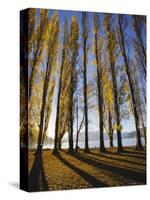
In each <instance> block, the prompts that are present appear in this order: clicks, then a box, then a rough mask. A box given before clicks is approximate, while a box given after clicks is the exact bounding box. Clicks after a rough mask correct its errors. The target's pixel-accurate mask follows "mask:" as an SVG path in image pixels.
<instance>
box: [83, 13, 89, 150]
mask: <svg viewBox="0 0 150 200" xmlns="http://www.w3.org/2000/svg"><path fill="white" fill-rule="evenodd" d="M88 36H89V24H88V14H87V12H82V44H83V66H84V70H83V71H84V73H83V75H84V113H85V152H89V144H88V106H87V53H88V49H89V48H88Z"/></svg>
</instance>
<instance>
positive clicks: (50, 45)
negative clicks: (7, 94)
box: [37, 12, 59, 152]
mask: <svg viewBox="0 0 150 200" xmlns="http://www.w3.org/2000/svg"><path fill="white" fill-rule="evenodd" d="M58 45H59V19H58V14H57V13H56V12H55V13H54V15H53V16H52V18H51V19H50V21H49V24H48V32H47V48H46V72H45V78H44V84H43V95H42V106H41V113H40V126H39V136H38V146H37V151H39V152H40V151H41V149H42V138H43V132H44V126H45V117H46V116H45V112H46V104H47V99H48V98H47V95H48V91H49V84H50V80H51V76H52V73H53V72H54V71H55V70H56V66H57V52H58Z"/></svg>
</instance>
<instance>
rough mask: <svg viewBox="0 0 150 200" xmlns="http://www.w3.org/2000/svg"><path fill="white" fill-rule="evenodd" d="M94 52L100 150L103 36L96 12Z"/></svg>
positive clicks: (102, 125)
mask: <svg viewBox="0 0 150 200" xmlns="http://www.w3.org/2000/svg"><path fill="white" fill-rule="evenodd" d="M93 18H94V53H95V60H96V72H97V80H96V81H97V90H98V95H97V96H98V111H99V131H100V151H105V146H104V122H103V83H102V61H101V58H102V38H101V37H100V19H99V15H98V14H97V13H94V16H93Z"/></svg>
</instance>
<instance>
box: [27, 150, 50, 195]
mask: <svg viewBox="0 0 150 200" xmlns="http://www.w3.org/2000/svg"><path fill="white" fill-rule="evenodd" d="M28 190H29V191H30V192H36V191H40V190H42V191H46V190H48V183H47V180H46V177H45V174H44V168H43V162H42V153H37V154H36V155H35V160H34V163H33V167H32V169H31V172H30V175H29V188H28Z"/></svg>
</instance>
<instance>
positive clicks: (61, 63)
mask: <svg viewBox="0 0 150 200" xmlns="http://www.w3.org/2000/svg"><path fill="white" fill-rule="evenodd" d="M64 12H65V11H64ZM58 13H59V12H52V11H48V10H45V9H40V10H37V9H29V13H28V14H29V17H28V38H27V40H28V49H27V52H28V65H29V69H28V70H29V71H28V76H29V77H28V83H29V84H28V87H29V88H28V94H26V93H25V91H26V89H25V86H24V82H21V89H22V95H23V98H24V101H22V104H21V130H22V138H23V140H25V138H26V134H27V130H26V129H27V128H28V129H29V131H30V134H31V135H32V134H34V132H33V131H32V127H33V126H34V123H36V124H37V125H38V127H39V128H38V140H37V144H38V146H37V151H41V150H42V147H43V142H44V138H45V136H46V134H47V130H48V125H49V121H50V115H51V112H52V107H53V102H55V103H56V122H55V138H54V152H57V151H58V150H59V149H61V142H62V138H63V136H64V135H65V134H66V133H68V141H69V151H70V152H73V151H74V148H75V149H76V151H77V150H78V137H79V133H80V130H81V129H83V128H84V129H85V151H86V152H89V144H88V143H89V140H88V129H89V123H90V120H89V118H90V117H89V112H92V111H93V112H94V110H96V111H97V112H98V116H99V120H98V126H99V141H100V150H101V151H105V145H104V132H107V133H108V135H109V138H110V146H111V147H112V146H113V134H114V132H115V131H116V132H117V141H118V151H119V152H120V151H122V150H123V146H122V137H121V131H122V128H123V127H122V125H121V120H123V119H129V118H130V116H131V115H132V116H133V117H134V123H135V128H136V149H137V150H142V149H143V146H142V141H141V131H140V130H141V127H142V130H143V134H144V138H145V143H146V124H145V120H144V119H145V117H146V87H145V85H146V41H145V40H146V18H145V16H135V15H133V16H127V15H117V14H99V13H88V12H82V13H80V18H79V19H81V20H78V18H77V16H76V15H75V16H72V19H71V21H70V20H68V19H67V17H66V18H65V20H64V21H63V23H62V21H61V22H60V19H59V14H58ZM66 15H67V11H66ZM78 15H79V14H78ZM21 31H22V34H21V37H22V40H26V39H25V38H24V37H25V36H24V35H25V34H24V30H23V29H21ZM23 51H24V50H23ZM90 54H92V55H93V56H92V59H91V56H90ZM90 67H93V68H95V71H94V72H95V73H93V76H92V77H93V78H92V79H89V76H90V72H89V68H90ZM24 68H25V64H24V63H21V69H22V71H21V74H22V77H21V78H22V80H23V78H24V76H23V74H24V73H23V72H24V71H25V69H24ZM55 93H56V95H55ZM27 96H28V107H29V108H28V113H26V111H25V109H24V105H25V102H26V101H27V99H26V98H25V97H27ZM94 99H95V100H96V101H94ZM27 115H28V127H27V126H25V124H26V122H25V121H26V120H27V117H26V116H27ZM74 134H76V145H75V147H74V141H73V138H74V137H73V135H74Z"/></svg>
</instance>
